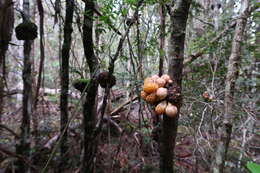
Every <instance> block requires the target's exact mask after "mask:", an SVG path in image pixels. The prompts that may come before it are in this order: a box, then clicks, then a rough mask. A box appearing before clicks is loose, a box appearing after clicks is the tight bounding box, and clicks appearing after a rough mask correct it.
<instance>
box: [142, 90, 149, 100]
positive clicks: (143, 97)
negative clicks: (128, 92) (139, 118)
mask: <svg viewBox="0 0 260 173" xmlns="http://www.w3.org/2000/svg"><path fill="white" fill-rule="evenodd" d="M147 95H148V94H147V93H146V92H144V91H141V93H140V96H141V98H142V99H144V100H145V98H146V97H147Z"/></svg>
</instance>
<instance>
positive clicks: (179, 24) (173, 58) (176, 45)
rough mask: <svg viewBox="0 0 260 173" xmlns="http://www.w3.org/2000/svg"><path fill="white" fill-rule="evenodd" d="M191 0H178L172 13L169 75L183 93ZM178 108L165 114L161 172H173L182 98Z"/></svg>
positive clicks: (176, 104)
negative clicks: (172, 113) (172, 114)
mask: <svg viewBox="0 0 260 173" xmlns="http://www.w3.org/2000/svg"><path fill="white" fill-rule="evenodd" d="M190 4H191V0H177V1H176V2H175V5H174V9H173V11H172V14H171V36H170V40H169V48H168V50H169V52H168V56H169V71H168V73H169V75H170V77H171V78H172V79H173V85H174V86H175V87H176V88H179V89H178V91H179V94H180V95H181V82H182V68H183V58H184V41H185V31H186V23H187V19H188V12H189V8H190ZM174 102H175V103H174V105H175V106H176V107H177V108H178V113H177V116H176V117H174V118H170V117H168V116H166V115H164V116H163V125H162V136H161V144H160V157H161V158H160V172H161V173H173V172H174V170H173V155H174V146H175V143H176V142H175V139H176V136H177V126H178V118H179V113H180V108H181V99H180V98H179V99H178V100H175V101H174Z"/></svg>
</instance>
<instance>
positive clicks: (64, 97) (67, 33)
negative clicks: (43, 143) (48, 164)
mask: <svg viewBox="0 0 260 173" xmlns="http://www.w3.org/2000/svg"><path fill="white" fill-rule="evenodd" d="M74 5H75V4H74V0H66V16H65V24H64V41H63V45H62V59H61V95H60V113H61V114H60V116H61V117H60V118H61V121H60V133H61V134H63V135H62V136H61V138H62V139H61V144H60V152H61V160H60V161H61V162H60V166H59V171H60V172H62V171H64V170H65V168H66V167H67V160H68V158H67V157H68V156H67V154H68V139H67V138H68V133H67V129H66V125H67V123H68V90H69V57H70V48H71V34H72V31H73V29H72V22H73V13H74ZM64 130H65V132H63V131H64Z"/></svg>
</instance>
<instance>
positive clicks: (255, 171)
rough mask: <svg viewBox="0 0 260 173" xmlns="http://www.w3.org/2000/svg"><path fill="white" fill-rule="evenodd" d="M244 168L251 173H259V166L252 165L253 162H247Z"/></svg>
mask: <svg viewBox="0 0 260 173" xmlns="http://www.w3.org/2000/svg"><path fill="white" fill-rule="evenodd" d="M246 167H247V168H248V169H249V170H250V171H251V172H252V173H260V165H259V164H256V163H253V162H247V164H246Z"/></svg>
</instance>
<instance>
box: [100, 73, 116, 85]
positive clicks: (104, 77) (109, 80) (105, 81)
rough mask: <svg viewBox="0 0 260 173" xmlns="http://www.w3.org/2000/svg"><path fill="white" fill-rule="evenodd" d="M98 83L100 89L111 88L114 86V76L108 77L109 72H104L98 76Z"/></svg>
mask: <svg viewBox="0 0 260 173" xmlns="http://www.w3.org/2000/svg"><path fill="white" fill-rule="evenodd" d="M98 83H99V85H100V86H101V87H102V88H106V86H107V85H109V88H112V87H113V86H114V85H115V84H116V77H115V76H114V75H111V77H109V72H107V71H105V72H102V73H100V74H99V75H98Z"/></svg>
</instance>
